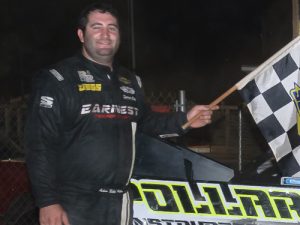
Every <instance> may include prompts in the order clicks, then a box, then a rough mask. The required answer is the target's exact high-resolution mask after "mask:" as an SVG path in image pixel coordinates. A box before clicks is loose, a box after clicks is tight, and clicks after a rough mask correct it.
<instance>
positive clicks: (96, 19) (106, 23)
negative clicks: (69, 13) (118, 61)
mask: <svg viewBox="0 0 300 225" xmlns="http://www.w3.org/2000/svg"><path fill="white" fill-rule="evenodd" d="M77 34H78V37H79V39H80V41H81V43H82V53H83V55H84V56H85V57H87V58H88V59H90V60H92V61H95V62H97V63H99V64H103V65H107V66H110V67H111V65H112V62H113V57H114V55H115V54H116V52H117V50H118V48H119V44H120V31H119V21H118V14H117V12H116V10H114V9H113V8H112V7H111V6H109V5H107V4H100V3H95V4H92V5H89V6H88V7H86V8H85V9H84V10H83V11H82V12H81V14H80V17H79V21H78V29H77Z"/></svg>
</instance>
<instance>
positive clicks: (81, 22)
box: [77, 2, 119, 31]
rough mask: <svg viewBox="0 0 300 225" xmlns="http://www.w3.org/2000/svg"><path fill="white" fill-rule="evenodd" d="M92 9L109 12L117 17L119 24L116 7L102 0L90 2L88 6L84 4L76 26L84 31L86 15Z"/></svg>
mask: <svg viewBox="0 0 300 225" xmlns="http://www.w3.org/2000/svg"><path fill="white" fill-rule="evenodd" d="M94 11H98V12H101V13H106V12H108V13H110V14H111V15H113V16H114V17H115V18H116V19H117V22H118V24H119V15H118V11H117V10H116V9H114V8H113V7H112V5H111V4H109V3H104V2H95V3H92V4H90V5H88V6H86V7H85V8H84V9H83V10H82V11H81V13H80V14H79V19H78V24H77V28H79V29H81V30H83V31H84V30H85V27H86V24H87V23H88V16H89V14H90V13H91V12H94Z"/></svg>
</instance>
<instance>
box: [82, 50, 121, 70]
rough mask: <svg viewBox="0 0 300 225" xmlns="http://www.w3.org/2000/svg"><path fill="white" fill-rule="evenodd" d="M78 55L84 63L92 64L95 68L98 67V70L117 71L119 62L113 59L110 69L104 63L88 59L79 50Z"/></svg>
mask: <svg viewBox="0 0 300 225" xmlns="http://www.w3.org/2000/svg"><path fill="white" fill-rule="evenodd" d="M77 55H78V57H80V58H81V59H82V60H84V61H85V62H86V63H88V64H91V65H93V66H94V67H96V68H97V69H99V70H100V71H103V72H106V73H112V72H115V71H117V69H118V67H119V64H118V63H117V62H116V61H115V60H114V62H113V65H112V70H111V69H110V67H109V66H106V65H102V64H99V63H96V62H94V61H92V60H89V59H88V58H86V57H85V56H84V55H83V54H82V53H81V52H78V54H77Z"/></svg>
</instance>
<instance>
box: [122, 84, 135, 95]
mask: <svg viewBox="0 0 300 225" xmlns="http://www.w3.org/2000/svg"><path fill="white" fill-rule="evenodd" d="M120 89H121V90H122V91H123V92H125V93H127V94H131V95H134V94H135V90H134V89H133V88H131V87H127V86H121V87H120Z"/></svg>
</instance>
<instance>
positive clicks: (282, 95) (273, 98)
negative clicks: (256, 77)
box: [262, 83, 292, 112]
mask: <svg viewBox="0 0 300 225" xmlns="http://www.w3.org/2000/svg"><path fill="white" fill-rule="evenodd" d="M262 95H263V96H264V98H265V100H266V102H267V103H268V105H269V107H270V108H271V110H272V111H273V112H275V111H277V110H278V109H280V108H281V107H283V106H285V105H286V104H288V103H289V102H290V101H291V100H292V99H291V97H290V96H289V95H288V93H287V92H286V90H285V88H284V87H283V85H282V84H281V83H278V84H276V85H275V86H273V87H272V88H270V89H268V90H266V91H265V92H264V93H263V94H262Z"/></svg>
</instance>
